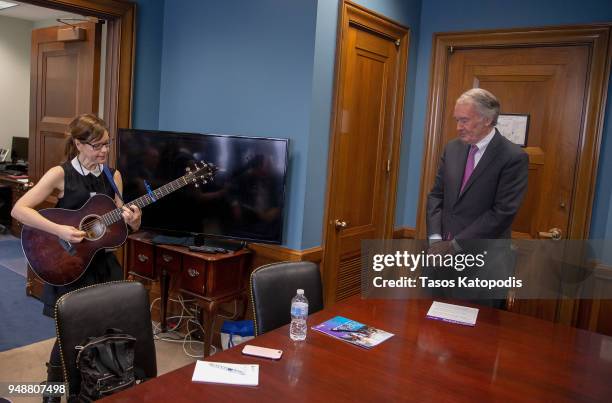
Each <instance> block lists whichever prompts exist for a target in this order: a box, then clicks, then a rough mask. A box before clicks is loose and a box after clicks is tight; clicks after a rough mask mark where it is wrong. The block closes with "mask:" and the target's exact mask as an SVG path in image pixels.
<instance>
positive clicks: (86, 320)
mask: <svg viewBox="0 0 612 403" xmlns="http://www.w3.org/2000/svg"><path fill="white" fill-rule="evenodd" d="M55 326H56V330H57V339H58V341H59V345H60V352H61V358H62V366H63V372H64V379H65V380H66V382H67V383H68V390H69V393H70V394H71V395H73V394H76V393H78V391H79V390H80V384H81V376H80V373H79V370H78V368H77V367H76V356H77V353H78V351H77V350H75V347H76V346H79V345H81V344H82V343H83V342H84V341H85V340H87V338H88V337H91V336H95V337H97V336H102V335H104V333H105V332H106V329H110V328H116V329H121V330H122V331H123V332H124V333H127V334H130V335H132V336H134V337H135V338H136V345H135V352H134V367H135V369H136V368H138V369H140V370H141V371H142V372H143V373H144V376H145V377H146V378H147V379H148V378H154V377H156V376H157V362H156V356H155V343H154V341H153V329H152V326H151V313H150V311H149V298H148V293H147V290H146V289H145V288H144V287H143V285H142V284H140V283H138V282H135V281H113V282H109V283H103V284H97V285H93V286H90V287H85V288H81V289H79V290H76V291H73V292H70V293H68V294H65V295H64V296H62V297H61V298H60V299H59V300H58V301H57V304H56V305H55Z"/></svg>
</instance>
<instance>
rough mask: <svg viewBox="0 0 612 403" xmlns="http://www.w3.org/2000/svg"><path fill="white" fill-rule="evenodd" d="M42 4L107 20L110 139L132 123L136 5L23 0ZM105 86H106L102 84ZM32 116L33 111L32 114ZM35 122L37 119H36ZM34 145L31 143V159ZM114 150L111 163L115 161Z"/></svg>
mask: <svg viewBox="0 0 612 403" xmlns="http://www.w3.org/2000/svg"><path fill="white" fill-rule="evenodd" d="M20 1H22V2H23V3H29V4H33V5H36V6H40V7H46V8H52V9H57V10H64V11H68V12H71V13H77V14H82V15H90V16H95V17H99V18H104V19H106V20H107V24H108V26H107V42H106V66H104V67H103V68H105V70H106V74H105V75H104V77H105V78H104V80H105V82H104V83H100V85H101V88H103V89H104V121H105V122H106V123H107V124H108V126H109V132H110V135H111V138H114V137H115V135H116V133H117V128H118V127H126V128H127V127H131V125H132V95H133V76H134V59H135V44H136V41H135V24H136V4H134V3H132V2H130V1H127V0H20ZM102 85H103V87H102ZM30 117H31V118H32V114H31V113H30ZM34 123H35V122H34ZM33 130H35V125H34V126H33V124H32V121H31V120H30V140H31V141H33V140H34V139H35V133H32V131H33ZM33 152H34V145H33V144H32V143H31V142H30V151H29V153H30V157H29V159H30V160H32V156H33ZM115 155H116V154H115V153H114V152H111V156H110V158H109V163H110V164H114V163H115V159H116V157H115Z"/></svg>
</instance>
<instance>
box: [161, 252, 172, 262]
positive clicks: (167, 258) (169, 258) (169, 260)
mask: <svg viewBox="0 0 612 403" xmlns="http://www.w3.org/2000/svg"><path fill="white" fill-rule="evenodd" d="M162 259H164V262H166V263H168V262H171V261H172V256H170V255H166V254H163V255H162Z"/></svg>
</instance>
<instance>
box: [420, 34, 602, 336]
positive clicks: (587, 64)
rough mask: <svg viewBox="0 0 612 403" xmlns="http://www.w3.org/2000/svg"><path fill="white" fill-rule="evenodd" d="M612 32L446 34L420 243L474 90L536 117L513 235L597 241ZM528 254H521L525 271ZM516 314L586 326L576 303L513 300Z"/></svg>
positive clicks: (436, 71)
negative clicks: (445, 150)
mask: <svg viewBox="0 0 612 403" xmlns="http://www.w3.org/2000/svg"><path fill="white" fill-rule="evenodd" d="M609 33H610V27H605V26H585V27H566V28H564V27H561V28H550V29H547V28H540V29H538V28H535V29H529V30H514V31H500V32H490V31H489V32H470V33H464V34H461V33H458V34H438V35H436V37H435V38H434V54H433V60H434V61H433V63H432V77H433V79H432V87H431V93H430V99H429V117H428V123H427V124H428V127H427V133H426V141H427V148H426V155H425V159H424V162H423V164H424V178H423V181H422V185H421V203H420V206H419V228H418V232H419V236H424V235H425V234H424V221H425V220H424V213H425V210H424V206H425V200H426V195H427V192H428V191H429V189H430V188H431V184H432V183H433V179H434V177H435V172H436V169H437V164H438V161H439V156H440V153H441V151H442V147H443V146H444V144H445V143H446V142H448V140H450V139H451V138H453V137H455V135H456V130H455V122H454V121H453V119H452V111H453V106H454V103H455V100H456V99H457V97H458V96H459V95H460V94H461V93H462V92H463V91H465V90H467V89H469V88H473V87H481V88H485V89H487V90H489V91H491V92H493V93H494V94H495V95H496V96H497V97H498V98H499V99H500V102H501V112H502V113H514V114H528V115H529V117H530V121H529V130H528V137H527V146H526V147H525V151H526V152H527V153H528V155H529V184H528V190H527V194H526V197H525V200H524V203H523V205H522V207H521V210H520V211H519V213H518V215H517V217H516V219H515V222H514V224H513V237H515V238H526V239H540V238H548V237H550V235H551V234H550V233H551V232H553V231H551V230H552V229H555V231H554V232H556V233H557V234H560V236H561V237H562V238H569V239H585V238H588V234H589V224H590V217H591V204H592V200H593V190H594V187H595V175H596V172H597V160H598V157H599V148H598V145H599V142H600V139H601V127H602V122H603V116H604V115H603V111H604V110H605V108H604V104H605V91H606V88H607V80H608V76H609V63H608V60H609V54H608V48H609ZM527 255H528V254H527V253H526V254H521V251H519V255H518V262H517V269H520V267H522V266H523V265H524V263H525V262H521V259H524V258H525V256H527ZM510 302H511V304H510V307H509V309H510V310H512V311H515V312H519V313H525V314H529V315H534V316H537V317H540V318H544V319H549V320H554V321H559V322H563V323H568V324H576V323H577V322H576V315H577V312H578V308H579V302H578V301H574V300H571V299H565V300H561V299H559V300H553V301H550V300H547V301H542V300H539V301H512V300H510Z"/></svg>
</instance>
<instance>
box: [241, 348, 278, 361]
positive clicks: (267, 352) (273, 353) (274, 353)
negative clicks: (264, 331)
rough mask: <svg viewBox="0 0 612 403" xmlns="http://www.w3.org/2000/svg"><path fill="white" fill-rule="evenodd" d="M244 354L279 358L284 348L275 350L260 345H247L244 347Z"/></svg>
mask: <svg viewBox="0 0 612 403" xmlns="http://www.w3.org/2000/svg"><path fill="white" fill-rule="evenodd" d="M242 354H244V355H252V356H254V357H263V358H269V359H271V360H279V359H280V358H281V356H282V355H283V350H275V349H273V348H266V347H258V346H250V345H248V344H247V345H246V346H244V348H243V349H242Z"/></svg>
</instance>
